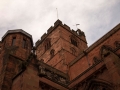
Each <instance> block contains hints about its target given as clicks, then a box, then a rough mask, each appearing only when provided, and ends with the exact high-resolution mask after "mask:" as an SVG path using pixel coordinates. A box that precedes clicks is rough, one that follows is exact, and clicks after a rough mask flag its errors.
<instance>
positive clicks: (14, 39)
mask: <svg viewBox="0 0 120 90" xmlns="http://www.w3.org/2000/svg"><path fill="white" fill-rule="evenodd" d="M15 41H16V37H13V38H12V46H15Z"/></svg>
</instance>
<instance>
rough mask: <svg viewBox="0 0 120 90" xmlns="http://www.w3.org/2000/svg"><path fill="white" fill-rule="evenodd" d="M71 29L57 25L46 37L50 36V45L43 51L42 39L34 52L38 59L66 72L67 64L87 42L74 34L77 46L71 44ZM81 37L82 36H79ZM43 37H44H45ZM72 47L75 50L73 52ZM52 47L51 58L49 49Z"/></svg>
mask: <svg viewBox="0 0 120 90" xmlns="http://www.w3.org/2000/svg"><path fill="white" fill-rule="evenodd" d="M72 34H73V33H71V31H69V30H66V29H65V28H63V27H61V26H58V27H57V28H56V29H55V30H54V31H52V33H50V34H49V35H48V36H47V37H46V38H50V41H51V47H50V49H48V50H47V51H45V46H44V41H45V40H44V41H43V42H41V44H40V45H39V46H38V47H37V50H36V54H37V58H38V59H39V60H41V59H43V60H44V62H45V63H47V64H48V65H51V66H53V67H55V68H57V69H58V70H61V71H63V72H65V73H66V72H68V66H67V64H68V63H70V62H71V61H72V60H73V59H74V58H75V57H76V56H77V55H78V54H79V53H81V52H82V51H83V50H84V49H85V48H87V44H86V43H85V42H83V41H82V40H81V39H80V36H77V35H76V36H75V37H76V39H77V42H78V46H77V47H76V46H74V45H73V44H71V39H70V38H71V35H72ZM81 37H82V36H81ZM46 38H45V39H46ZM71 48H72V49H74V50H75V52H74V54H73V52H72V50H71ZM52 49H54V50H55V52H54V56H53V57H52V58H51V56H50V51H51V50H52Z"/></svg>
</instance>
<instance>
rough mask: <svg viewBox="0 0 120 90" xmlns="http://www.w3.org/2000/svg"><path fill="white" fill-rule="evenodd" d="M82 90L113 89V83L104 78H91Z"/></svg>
mask: <svg viewBox="0 0 120 90" xmlns="http://www.w3.org/2000/svg"><path fill="white" fill-rule="evenodd" d="M84 90H114V88H113V85H112V84H111V83H110V82H108V81H105V80H101V79H92V80H90V81H89V82H88V83H87V84H86V86H85V89H84Z"/></svg>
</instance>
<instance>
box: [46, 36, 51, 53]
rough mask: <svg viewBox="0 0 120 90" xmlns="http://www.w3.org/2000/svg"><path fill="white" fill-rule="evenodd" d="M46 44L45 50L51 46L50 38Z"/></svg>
mask: <svg viewBox="0 0 120 90" xmlns="http://www.w3.org/2000/svg"><path fill="white" fill-rule="evenodd" d="M44 45H45V51H46V50H48V49H49V48H50V47H51V41H50V38H48V39H46V40H45V42H44Z"/></svg>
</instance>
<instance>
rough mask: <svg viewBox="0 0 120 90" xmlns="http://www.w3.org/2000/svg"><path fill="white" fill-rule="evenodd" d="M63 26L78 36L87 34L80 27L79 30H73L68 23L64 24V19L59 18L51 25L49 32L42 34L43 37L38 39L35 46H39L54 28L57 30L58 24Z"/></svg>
mask: <svg viewBox="0 0 120 90" xmlns="http://www.w3.org/2000/svg"><path fill="white" fill-rule="evenodd" d="M59 25H60V26H62V27H63V28H65V29H66V30H68V31H69V32H71V33H73V34H74V35H76V36H78V37H81V36H84V37H85V34H84V32H83V31H81V30H80V29H78V30H76V31H75V30H73V29H72V30H71V28H70V27H69V26H68V25H66V24H62V21H60V20H59V19H58V20H57V21H56V22H55V23H54V26H51V27H50V28H49V29H48V30H47V33H44V34H43V35H42V36H41V39H40V40H38V41H37V42H36V43H35V46H36V47H37V46H38V45H39V44H40V43H41V42H42V41H43V40H44V39H45V38H46V37H47V36H48V35H49V34H50V33H51V32H52V31H53V30H55V28H56V27H58V26H59Z"/></svg>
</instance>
